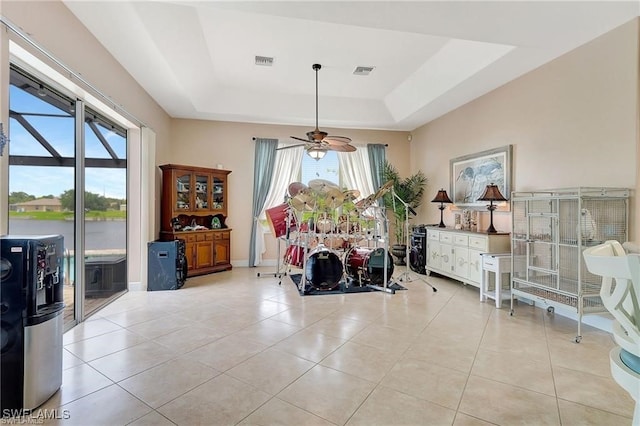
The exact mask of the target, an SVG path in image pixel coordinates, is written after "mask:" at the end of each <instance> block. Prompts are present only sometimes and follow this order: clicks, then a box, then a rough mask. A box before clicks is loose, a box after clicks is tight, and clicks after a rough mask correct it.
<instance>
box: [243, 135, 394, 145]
mask: <svg viewBox="0 0 640 426" xmlns="http://www.w3.org/2000/svg"><path fill="white" fill-rule="evenodd" d="M256 139H258V138H256V137H255V136H252V137H251V140H252V141H255V140H256ZM309 143H312V142H311V141H309ZM380 145H384V146H385V147H387V146H389V144H388V143H382V144H380Z"/></svg>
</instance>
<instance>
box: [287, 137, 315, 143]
mask: <svg viewBox="0 0 640 426" xmlns="http://www.w3.org/2000/svg"><path fill="white" fill-rule="evenodd" d="M289 137H290V138H291V139H295V140H298V141H302V142H310V141H309V139H302V138H299V137H297V136H289Z"/></svg>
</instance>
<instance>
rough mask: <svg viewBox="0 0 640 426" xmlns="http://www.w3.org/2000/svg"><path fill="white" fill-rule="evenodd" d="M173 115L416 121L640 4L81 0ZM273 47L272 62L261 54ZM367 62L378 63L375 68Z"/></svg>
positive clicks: (79, 8) (113, 49)
mask: <svg viewBox="0 0 640 426" xmlns="http://www.w3.org/2000/svg"><path fill="white" fill-rule="evenodd" d="M64 2H65V4H66V6H67V7H68V8H69V9H70V10H71V12H72V13H74V14H75V15H76V16H77V17H78V19H79V20H80V21H81V22H83V24H84V25H85V26H86V27H87V28H88V29H89V31H91V32H92V33H93V34H94V35H95V37H96V38H97V39H98V40H99V41H100V42H101V43H102V44H103V45H104V47H105V48H106V49H107V50H108V51H109V52H110V53H111V54H112V55H113V56H114V57H115V58H116V60H118V61H119V62H120V63H121V64H122V66H123V67H124V68H125V69H126V70H127V71H128V72H129V73H130V74H131V75H132V76H133V77H134V78H135V79H136V80H137V81H138V83H139V84H140V85H141V86H142V87H143V88H144V89H145V90H146V91H147V92H148V93H149V94H150V95H151V96H152V97H153V98H154V99H155V100H156V101H157V102H158V104H160V105H161V106H162V108H164V110H165V111H166V112H167V113H168V114H169V115H171V116H172V117H177V118H197V119H207V120H224V121H243V122H254V123H272V124H292V125H307V126H311V127H313V125H314V124H315V123H314V122H315V73H314V71H313V70H312V68H311V66H312V64H314V63H320V64H322V69H321V70H320V71H319V75H318V79H319V123H320V128H322V127H338V128H363V129H391V130H413V129H415V128H416V127H419V126H421V125H423V124H425V123H427V122H429V121H431V120H433V119H435V118H437V117H439V116H441V115H443V114H445V113H447V112H448V111H451V110H453V109H455V108H457V107H459V106H461V105H463V104H465V103H467V102H469V101H471V100H473V99H475V98H477V97H479V96H481V95H483V94H485V93H487V92H489V91H491V90H493V89H495V88H497V87H499V86H501V85H503V84H505V83H507V82H508V81H510V80H513V79H514V78H517V77H518V76H520V75H522V74H524V73H527V72H529V71H531V70H533V69H535V68H537V67H539V66H540V65H542V64H544V63H546V62H549V61H551V60H553V59H554V58H557V57H558V56H560V55H562V54H564V53H566V52H568V51H570V50H572V49H574V48H576V47H578V46H580V45H582V44H584V43H586V42H588V41H590V40H592V39H594V38H596V37H598V36H600V35H602V34H604V33H606V32H607V31H610V30H612V29H613V28H615V27H618V26H620V25H622V24H624V23H625V22H628V21H629V20H631V19H633V18H634V17H636V16H638V14H639V12H640V6H639V3H638V2H637V1H628V2H612V1H603V2H596V1H588V2H580V1H568V2H551V1H533V2H524V1H514V2H507V1H497V2H484V1H470V2H464V1H441V2H433V1H411V2H402V1H373V2H368V1H351V2H342V1H318V2H314V1H282V2H271V1H255V2H243V1H77V0H64ZM257 55H259V56H268V57H273V58H274V62H273V65H272V66H270V67H267V66H259V65H255V57H256V56H257ZM358 66H370V67H374V69H373V71H372V72H371V73H370V74H369V75H368V76H361V75H354V74H353V72H354V70H355V68H356V67H358Z"/></svg>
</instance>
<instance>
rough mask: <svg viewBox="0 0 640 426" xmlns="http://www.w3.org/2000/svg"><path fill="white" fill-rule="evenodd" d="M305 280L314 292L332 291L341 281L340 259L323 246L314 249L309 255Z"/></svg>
mask: <svg viewBox="0 0 640 426" xmlns="http://www.w3.org/2000/svg"><path fill="white" fill-rule="evenodd" d="M305 278H306V281H307V283H308V284H309V285H310V286H311V287H313V288H315V289H316V290H334V289H335V288H337V287H338V286H339V285H340V280H341V279H342V261H340V257H339V256H338V255H337V254H336V253H335V252H334V251H333V250H330V249H328V248H327V247H325V246H322V245H321V246H318V247H316V248H315V249H313V250H311V252H310V253H309V258H308V259H307V268H306V270H305Z"/></svg>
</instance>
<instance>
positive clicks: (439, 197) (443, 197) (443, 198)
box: [431, 189, 453, 203]
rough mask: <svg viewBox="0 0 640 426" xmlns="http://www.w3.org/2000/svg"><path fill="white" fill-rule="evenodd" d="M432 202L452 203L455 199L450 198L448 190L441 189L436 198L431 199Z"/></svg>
mask: <svg viewBox="0 0 640 426" xmlns="http://www.w3.org/2000/svg"><path fill="white" fill-rule="evenodd" d="M431 202H432V203H452V202H453V201H451V200H450V199H449V196H448V195H447V191H445V190H444V189H441V190H439V191H438V193H437V194H436V196H435V198H434V199H433V200H431Z"/></svg>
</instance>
